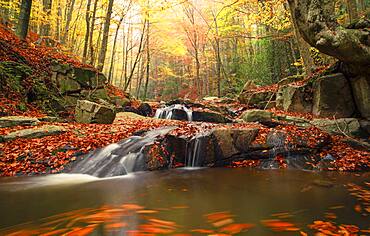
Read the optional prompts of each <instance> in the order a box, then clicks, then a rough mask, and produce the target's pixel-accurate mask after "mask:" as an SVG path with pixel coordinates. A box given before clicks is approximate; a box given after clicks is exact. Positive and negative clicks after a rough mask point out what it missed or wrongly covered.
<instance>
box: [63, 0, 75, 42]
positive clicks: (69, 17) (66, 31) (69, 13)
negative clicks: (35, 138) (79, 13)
mask: <svg viewBox="0 0 370 236" xmlns="http://www.w3.org/2000/svg"><path fill="white" fill-rule="evenodd" d="M75 3H76V0H72V1H71V4H70V5H69V6H68V11H67V17H66V25H65V28H64V34H63V37H62V44H64V43H66V41H67V37H68V34H69V27H70V25H71V21H72V15H73V10H74V6H75Z"/></svg>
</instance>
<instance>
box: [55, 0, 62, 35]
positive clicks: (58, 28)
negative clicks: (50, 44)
mask: <svg viewBox="0 0 370 236" xmlns="http://www.w3.org/2000/svg"><path fill="white" fill-rule="evenodd" d="M61 22H62V7H61V6H60V0H58V18H57V29H56V30H57V32H56V38H57V40H58V41H60V29H61V25H62V23H61Z"/></svg>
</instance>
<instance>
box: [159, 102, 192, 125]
mask: <svg viewBox="0 0 370 236" xmlns="http://www.w3.org/2000/svg"><path fill="white" fill-rule="evenodd" d="M154 117H155V118H158V119H166V120H187V121H193V111H192V110H191V109H189V108H187V107H186V106H185V105H181V104H174V105H172V106H168V107H163V108H158V109H157V111H156V113H155V116H154Z"/></svg>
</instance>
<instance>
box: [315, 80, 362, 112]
mask: <svg viewBox="0 0 370 236" xmlns="http://www.w3.org/2000/svg"><path fill="white" fill-rule="evenodd" d="M313 89H314V97H313V109H312V113H313V114H314V115H316V116H320V117H333V116H335V117H336V118H347V117H352V116H353V114H354V113H355V103H354V101H353V98H352V92H351V86H350V84H349V82H348V80H347V79H346V78H345V77H344V75H343V74H341V73H338V74H333V75H328V76H324V77H321V78H319V79H317V80H316V81H315V82H314V85H313Z"/></svg>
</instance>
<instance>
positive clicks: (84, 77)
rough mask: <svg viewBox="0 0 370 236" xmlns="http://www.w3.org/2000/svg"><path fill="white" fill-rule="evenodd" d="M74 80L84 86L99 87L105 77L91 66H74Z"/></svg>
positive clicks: (104, 80) (103, 82)
mask: <svg viewBox="0 0 370 236" xmlns="http://www.w3.org/2000/svg"><path fill="white" fill-rule="evenodd" d="M74 76H75V80H76V81H77V82H78V83H79V84H80V85H81V86H83V87H85V88H99V87H102V86H104V84H105V82H106V77H105V76H104V75H103V74H101V73H99V72H98V71H96V70H94V69H91V68H74Z"/></svg>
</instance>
